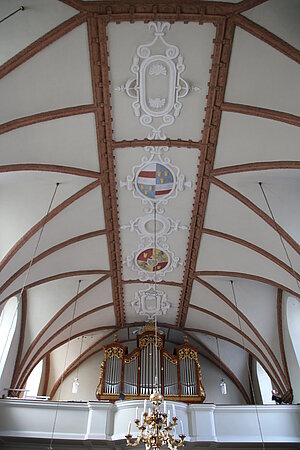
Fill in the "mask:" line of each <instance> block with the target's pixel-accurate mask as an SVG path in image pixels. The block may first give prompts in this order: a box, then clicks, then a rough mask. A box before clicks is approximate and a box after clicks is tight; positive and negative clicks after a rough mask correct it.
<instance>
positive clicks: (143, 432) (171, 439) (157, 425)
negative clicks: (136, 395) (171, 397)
mask: <svg viewBox="0 0 300 450" xmlns="http://www.w3.org/2000/svg"><path fill="white" fill-rule="evenodd" d="M150 401H151V403H152V412H151V410H150V408H149V411H148V413H147V411H146V400H145V403H144V412H143V414H142V418H141V420H140V419H139V418H138V417H136V419H135V421H134V422H135V424H136V426H137V428H138V429H139V430H140V435H139V436H138V437H137V439H136V440H135V441H134V442H131V438H132V435H131V434H130V431H131V422H129V427H128V434H127V435H126V436H125V437H126V441H127V445H128V446H130V447H136V446H137V445H139V443H140V442H143V443H144V444H145V447H146V450H150V449H159V448H160V447H162V446H163V445H167V446H168V448H169V449H170V450H174V449H177V447H182V446H183V445H184V438H185V435H184V434H183V424H182V421H180V425H181V434H179V436H178V437H179V439H176V434H175V426H176V425H177V422H178V419H177V417H176V415H175V408H174V406H173V416H174V417H172V421H171V420H170V415H169V414H167V412H166V408H165V407H164V412H161V411H160V405H161V403H162V402H163V396H162V395H161V394H160V393H159V392H158V388H157V385H156V386H155V389H154V392H153V394H151V395H150ZM164 405H165V402H164ZM172 430H174V433H173V434H171V432H172Z"/></svg>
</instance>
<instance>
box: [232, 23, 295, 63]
mask: <svg viewBox="0 0 300 450" xmlns="http://www.w3.org/2000/svg"><path fill="white" fill-rule="evenodd" d="M234 22H235V24H236V25H238V26H239V27H240V28H242V29H243V30H245V31H247V32H248V33H250V34H252V35H253V36H255V37H256V38H258V39H260V40H261V41H263V42H265V43H266V44H268V45H271V47H273V48H275V50H278V51H279V52H280V53H282V54H283V55H285V56H287V57H288V58H290V59H292V60H293V61H296V62H297V63H298V64H300V51H299V50H297V49H296V48H295V47H293V46H292V45H290V44H288V43H287V42H286V41H284V40H283V39H280V37H278V36H276V35H275V34H273V33H271V31H268V30H267V29H266V28H264V27H262V26H261V25H258V24H257V23H255V22H253V21H252V20H250V19H248V18H247V17H245V16H241V15H237V16H235V17H234Z"/></svg>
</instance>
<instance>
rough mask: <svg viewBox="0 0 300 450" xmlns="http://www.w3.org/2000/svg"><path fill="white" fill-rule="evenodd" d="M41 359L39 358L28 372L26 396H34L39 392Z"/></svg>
mask: <svg viewBox="0 0 300 450" xmlns="http://www.w3.org/2000/svg"><path fill="white" fill-rule="evenodd" d="M43 362H44V361H43V360H41V361H40V362H39V363H38V364H37V365H36V366H35V368H34V369H33V370H32V372H31V373H30V375H29V377H28V379H27V382H26V387H25V389H26V397H34V398H35V397H36V396H37V395H38V392H39V387H40V383H41V378H42V373H43Z"/></svg>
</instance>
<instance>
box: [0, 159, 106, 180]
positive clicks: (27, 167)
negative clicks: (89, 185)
mask: <svg viewBox="0 0 300 450" xmlns="http://www.w3.org/2000/svg"><path fill="white" fill-rule="evenodd" d="M26 171H33V172H35V171H38V172H55V173H66V174H68V175H75V176H78V177H87V178H95V179H100V178H101V174H100V173H99V172H95V171H93V170H87V169H80V168H78V167H69V166H59V165H56V164H26V163H25V164H6V165H3V166H0V173H7V172H26Z"/></svg>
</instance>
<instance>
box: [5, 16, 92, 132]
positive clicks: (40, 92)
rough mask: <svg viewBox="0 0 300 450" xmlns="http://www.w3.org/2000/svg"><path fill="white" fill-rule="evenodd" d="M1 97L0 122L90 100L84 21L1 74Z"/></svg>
mask: <svg viewBox="0 0 300 450" xmlns="http://www.w3.org/2000/svg"><path fill="white" fill-rule="evenodd" d="M78 55H80V57H78ZM70 80H72V83H70ZM0 101H1V103H2V104H5V105H6V107H5V108H1V110H0V122H1V123H3V122H8V121H10V120H13V119H17V118H20V117H24V116H27V115H31V114H37V113H40V112H43V111H48V110H54V109H59V108H65V107H68V106H77V105H85V104H90V103H92V102H93V95H92V85H91V75H90V61H89V50H88V36H87V28H86V24H83V25H80V26H79V27H77V28H75V29H74V30H72V31H70V33H68V34H66V35H65V36H63V37H62V38H60V39H59V40H58V41H56V42H54V43H53V44H51V45H49V46H48V47H46V48H45V49H44V50H42V51H41V52H39V53H38V54H37V55H35V56H33V57H32V58H31V59H29V60H28V61H27V62H25V63H24V64H22V65H21V66H20V67H17V68H16V69H15V70H14V71H13V72H11V73H10V74H9V76H7V77H4V78H2V79H1V80H0Z"/></svg>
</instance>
